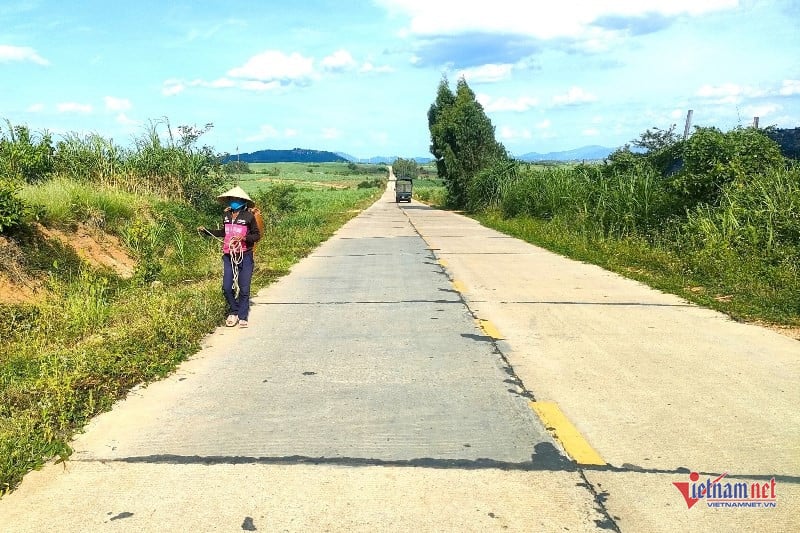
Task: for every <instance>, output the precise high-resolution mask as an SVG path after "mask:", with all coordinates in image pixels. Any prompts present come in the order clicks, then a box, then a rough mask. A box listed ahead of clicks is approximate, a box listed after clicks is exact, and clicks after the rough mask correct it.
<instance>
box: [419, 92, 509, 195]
mask: <svg viewBox="0 0 800 533" xmlns="http://www.w3.org/2000/svg"><path fill="white" fill-rule="evenodd" d="M443 85H446V80H445V79H443V80H442V83H440V85H439V91H438V94H437V102H435V103H434V105H433V106H431V110H430V111H429V112H428V122H429V125H430V131H431V141H432V142H431V145H432V150H431V151H432V153H433V155H434V156H435V157H436V159H437V166H438V163H439V161H440V158H441V161H442V163H443V166H444V171H445V172H444V175H442V174H441V173H440V174H439V176H440V177H443V178H444V180H445V185H446V187H447V199H448V203H450V204H451V205H452V206H454V207H458V208H463V207H465V206H466V205H467V191H468V189H469V184H470V182H471V181H472V179H473V178H474V177H475V176H476V175H477V174H478V173H479V172H480V171H481V170H484V169H486V168H488V167H490V166H492V165H495V164H497V163H498V161H500V162H502V161H505V160H508V154H507V153H506V149H505V148H504V147H503V145H502V144H500V143H499V142H497V140H496V139H495V137H494V126H493V125H492V122H491V120H489V117H487V116H486V113H485V112H484V111H483V106H481V104H480V103H478V100H477V99H476V97H475V93H474V92H473V91H472V89H470V87H469V85H468V84H467V81H466V80H465V79H464V78H461V79H459V80H458V83H457V84H456V92H455V95H454V96H455V100H454V101H453V103H452V104H451V105H447V91H445V90H444V87H443ZM440 98H441V99H442V101H443V102H444V105H439V104H438V101H439V100H440ZM432 119H433V120H432ZM433 147H435V151H434V149H433Z"/></svg>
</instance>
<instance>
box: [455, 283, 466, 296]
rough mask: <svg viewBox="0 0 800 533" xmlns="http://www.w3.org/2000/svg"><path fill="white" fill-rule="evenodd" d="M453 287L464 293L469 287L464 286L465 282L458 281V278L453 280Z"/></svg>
mask: <svg viewBox="0 0 800 533" xmlns="http://www.w3.org/2000/svg"><path fill="white" fill-rule="evenodd" d="M453 288H455V290H457V291H458V292H460V293H462V294H463V293H465V292H467V288H466V287H465V286H464V284H463V283H461V282H460V281H458V280H457V279H454V280H453Z"/></svg>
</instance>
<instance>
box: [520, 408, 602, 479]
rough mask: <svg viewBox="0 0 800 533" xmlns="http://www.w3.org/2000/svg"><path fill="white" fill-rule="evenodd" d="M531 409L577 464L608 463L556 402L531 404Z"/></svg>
mask: <svg viewBox="0 0 800 533" xmlns="http://www.w3.org/2000/svg"><path fill="white" fill-rule="evenodd" d="M530 406H531V409H533V410H534V412H535V413H536V414H537V415H539V418H540V419H541V420H542V423H544V427H546V428H547V429H548V430H550V432H551V433H552V434H553V436H554V437H555V438H556V440H558V441H559V442H560V443H561V445H562V446H563V447H564V451H566V452H567V455H569V456H570V457H571V458H572V459H573V460H574V461H575V462H576V463H578V464H581V465H601V466H602V465H605V464H606V462H605V461H603V459H602V458H601V457H600V454H599V453H597V452H596V451H595V449H594V448H592V447H591V445H590V444H589V443H588V442H586V439H585V438H583V435H581V433H580V431H578V428H576V427H575V426H573V425H572V422H570V421H569V419H567V417H566V416H565V415H564V413H563V412H562V411H561V409H560V408H559V407H558V404H556V403H555V402H530Z"/></svg>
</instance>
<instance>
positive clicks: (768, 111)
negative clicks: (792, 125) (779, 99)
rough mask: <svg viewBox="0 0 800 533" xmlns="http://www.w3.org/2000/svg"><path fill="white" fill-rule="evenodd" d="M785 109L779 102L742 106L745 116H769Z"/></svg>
mask: <svg viewBox="0 0 800 533" xmlns="http://www.w3.org/2000/svg"><path fill="white" fill-rule="evenodd" d="M781 109H783V108H782V107H781V106H779V105H778V104H762V105H749V106H745V107H743V108H742V113H743V114H744V116H745V117H767V116H771V115H774V114H775V113H777V112H778V111H780V110H781Z"/></svg>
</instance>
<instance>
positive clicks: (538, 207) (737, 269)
mask: <svg viewBox="0 0 800 533" xmlns="http://www.w3.org/2000/svg"><path fill="white" fill-rule="evenodd" d="M500 178H506V179H505V181H504V183H503V186H502V187H499V186H497V185H493V184H491V183H490V186H487V185H484V186H483V189H473V191H483V192H485V191H487V190H489V191H492V190H494V191H499V193H496V194H495V196H492V195H491V194H488V195H487V196H485V197H484V198H482V199H481V200H480V201H479V202H476V203H479V204H482V205H484V206H485V207H484V208H483V209H481V210H477V216H478V217H479V218H480V219H481V220H482V221H484V222H485V223H487V224H489V225H491V226H493V227H496V228H498V229H501V230H503V231H507V232H510V233H512V234H515V235H519V236H521V237H523V238H526V239H528V240H530V241H531V242H535V243H537V244H541V245H544V246H546V247H549V248H552V249H556V250H558V251H560V252H562V253H565V254H567V255H570V256H572V257H576V258H579V259H582V260H587V261H591V262H594V263H597V264H601V265H603V266H606V267H608V268H611V269H613V270H617V271H619V272H621V273H623V274H625V275H628V276H631V272H632V271H638V270H641V264H640V263H641V262H642V261H644V262H646V263H648V265H649V266H648V267H647V269H645V270H646V271H647V272H649V274H648V276H647V278H648V279H647V281H648V282H650V283H651V284H653V285H655V286H658V287H659V288H662V289H665V290H669V291H671V292H675V293H678V294H681V295H683V296H685V297H687V298H689V299H691V300H694V301H698V302H700V303H703V304H704V305H709V306H711V307H714V308H716V309H720V310H722V311H725V312H728V313H729V314H731V315H732V316H734V317H735V318H741V319H748V320H764V321H769V322H776V323H781V324H798V323H800V169H798V168H797V167H794V168H786V169H783V170H781V169H771V170H767V171H764V172H762V173H758V174H753V173H750V174H747V175H746V179H735V180H732V181H730V182H728V183H725V184H724V185H722V187H721V189H720V191H719V193H718V203H717V204H715V205H710V204H707V203H700V204H698V205H696V206H694V207H689V208H682V205H681V203H680V201H679V198H678V197H677V195H676V194H675V192H674V190H673V189H672V188H671V185H672V184H671V182H670V180H669V179H667V178H664V177H662V176H661V175H660V174H658V173H657V172H655V171H654V170H653V169H652V168H649V167H647V166H641V167H634V168H631V169H627V170H625V171H620V170H619V169H608V168H605V169H604V168H602V167H585V166H578V167H575V168H572V169H569V168H557V169H544V170H543V169H533V168H525V167H523V168H521V169H520V170H519V172H518V174H517V175H515V176H513V178H512V179H508V178H507V177H504V176H500ZM492 179H494V180H498V176H496V175H494V176H490V177H489V178H487V181H491V180H492ZM492 187H494V189H493V188H492ZM621 257H624V258H626V259H625V261H623V262H621V263H620V262H619V261H618V260H619V259H620V258H621ZM652 257H658V258H660V261H663V264H659V263H658V262H653V261H651V260H650V259H648V258H652ZM631 269H633V270H631ZM633 277H636V276H633ZM639 277H641V276H639ZM691 287H694V289H693V290H691V291H690V290H688V288H691Z"/></svg>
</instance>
